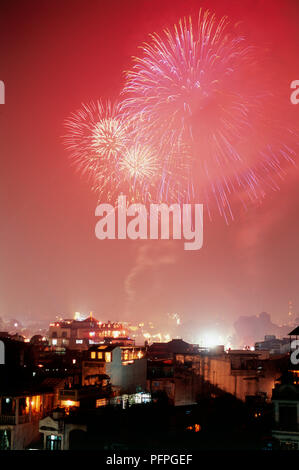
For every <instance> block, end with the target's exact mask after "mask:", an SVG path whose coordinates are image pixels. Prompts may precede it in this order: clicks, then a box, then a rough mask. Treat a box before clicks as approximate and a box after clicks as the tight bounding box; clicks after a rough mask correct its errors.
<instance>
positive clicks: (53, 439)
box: [46, 434, 61, 450]
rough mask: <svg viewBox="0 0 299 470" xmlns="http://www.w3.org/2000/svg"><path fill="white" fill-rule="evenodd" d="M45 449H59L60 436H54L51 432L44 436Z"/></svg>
mask: <svg viewBox="0 0 299 470" xmlns="http://www.w3.org/2000/svg"><path fill="white" fill-rule="evenodd" d="M46 449H47V450H60V449H61V436H55V435H54V434H51V435H50V436H47V437H46Z"/></svg>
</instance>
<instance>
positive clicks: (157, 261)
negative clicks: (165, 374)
mask: <svg viewBox="0 0 299 470" xmlns="http://www.w3.org/2000/svg"><path fill="white" fill-rule="evenodd" d="M201 6H203V7H208V8H210V9H211V10H213V11H215V12H216V13H217V14H218V15H223V14H228V15H229V16H230V17H231V19H232V20H233V21H239V20H240V21H243V22H244V31H246V34H247V35H248V36H249V38H250V40H251V41H252V42H253V43H255V44H262V45H263V46H265V47H266V48H268V49H269V50H270V53H271V64H272V71H273V78H274V79H275V80H276V81H277V88H278V89H283V90H285V100H286V102H289V96H290V89H289V87H290V83H291V81H292V80H295V79H299V67H298V66H299V59H298V57H299V54H298V51H299V38H298V21H299V4H298V1H296V0H275V1H273V0H271V1H268V0H243V1H242V2H240V1H235V0H222V1H219V2H218V1H215V0H214V1H213V0H210V1H202V2H199V1H195V0H190V1H183V0H180V1H179V0H159V1H157V0H138V1H135V0H120V1H116V0H109V1H108V0H102V1H86V0H85V1H83V0H80V1H77V0H72V1H66V0H51V1H49V0H48V1H44V2H40V1H33V0H29V1H28V0H26V1H15V0H10V1H2V2H1V6H0V79H1V80H3V81H4V82H5V85H6V104H5V105H1V106H0V164H1V168H0V179H1V181H0V211H1V212H0V213H1V221H2V223H1V230H0V316H14V317H18V318H27V319H39V318H43V319H51V318H53V317H54V316H55V315H56V314H59V313H64V314H65V315H66V316H69V315H70V314H71V313H72V312H74V311H82V312H86V313H87V312H88V311H90V310H93V311H94V312H95V315H96V316H97V317H98V318H99V319H101V318H103V319H111V320H113V319H117V320H120V319H126V320H141V319H145V320H146V319H150V318H154V319H156V320H157V319H158V318H159V317H160V316H163V315H166V314H167V313H168V312H178V313H179V314H180V316H181V317H182V318H183V320H184V321H190V322H192V321H193V322H195V324H196V325H199V324H200V323H201V322H208V321H214V319H216V318H217V319H223V321H225V322H228V323H231V322H232V321H233V320H234V319H236V318H237V317H238V316H239V315H255V314H258V313H260V312H261V311H267V312H268V313H270V314H271V315H272V319H273V320H274V321H277V322H282V321H283V320H284V319H285V318H286V313H287V311H288V301H289V300H292V301H293V304H294V311H295V313H297V315H298V316H299V290H298V281H299V276H298V266H299V251H298V246H297V245H298V240H299V222H298V207H299V189H298V170H297V169H296V168H295V167H292V168H291V169H290V171H289V173H288V175H287V176H286V178H285V181H284V182H282V184H281V190H280V191H279V192H277V193H273V194H270V195H269V196H268V197H267V199H266V200H265V202H264V204H263V205H262V206H261V207H259V208H256V209H252V210H251V211H249V212H247V213H243V214H238V216H237V217H236V220H235V221H234V222H233V223H231V224H230V225H229V226H226V225H225V223H224V221H223V220H218V219H217V220H215V221H214V222H213V223H210V222H208V220H206V221H205V225H204V246H203V248H202V249H201V250H200V251H198V252H195V251H190V252H187V251H184V250H183V241H182V242H180V241H175V242H167V241H158V242H151V241H99V240H97V239H96V237H95V235H94V227H95V222H96V219H95V216H94V211H95V207H96V204H97V198H96V195H95V194H93V193H92V192H91V190H90V187H89V184H88V182H87V181H86V179H85V178H84V177H82V176H80V174H79V173H76V172H75V171H74V168H73V167H71V165H70V162H69V159H68V155H67V153H66V151H65V149H64V148H63V146H62V143H61V136H62V135H63V133H64V128H63V120H64V119H65V118H66V117H68V115H69V114H70V112H72V111H74V110H76V109H78V107H80V104H81V103H82V102H88V101H89V100H94V99H97V98H99V97H103V98H108V97H111V98H114V97H117V96H118V94H119V92H120V90H121V88H122V86H123V71H124V70H125V69H127V68H128V67H129V66H130V64H131V59H130V57H131V56H132V55H134V54H136V53H137V46H138V45H139V44H140V43H141V42H142V41H145V40H147V35H148V33H150V32H153V31H160V30H161V29H162V28H163V27H165V26H171V25H172V24H173V23H174V22H176V21H177V20H178V18H179V17H180V16H182V15H189V14H196V13H197V12H198V10H199V8H200V7H201ZM273 99H275V96H274V97H273ZM291 107H292V109H290V113H292V114H293V119H294V125H295V126H297V127H298V115H299V105H298V106H297V107H296V106H294V105H291V103H290V108H291Z"/></svg>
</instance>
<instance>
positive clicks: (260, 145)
mask: <svg viewBox="0 0 299 470" xmlns="http://www.w3.org/2000/svg"><path fill="white" fill-rule="evenodd" d="M150 37H151V42H150V43H148V44H144V45H143V46H142V48H141V49H142V56H141V57H135V58H134V61H135V64H134V66H133V68H132V70H130V71H128V72H127V73H126V83H125V87H124V90H123V94H124V97H125V99H124V102H123V105H122V109H123V110H125V111H126V112H128V113H129V114H131V115H132V116H134V119H135V120H136V121H137V125H139V126H140V129H141V131H140V132H143V134H146V135H148V136H150V138H151V139H152V141H153V142H154V144H155V145H156V146H158V147H159V148H160V149H161V155H162V157H163V167H164V170H163V174H164V175H166V176H165V177H164V178H162V186H163V185H166V189H165V188H164V189H163V188H162V187H161V188H160V192H161V194H163V195H164V196H167V195H168V188H169V187H171V184H172V182H173V180H174V178H171V174H173V171H174V173H175V174H176V177H177V181H179V185H180V186H181V188H183V189H181V191H180V194H183V197H188V198H189V199H196V198H197V199H198V198H199V197H202V196H203V197H204V199H205V201H204V202H205V204H206V205H208V212H209V213H211V206H212V205H213V202H212V201H211V196H212V199H214V201H215V202H216V206H217V208H218V211H219V213H220V214H221V215H222V216H223V217H224V218H225V219H226V221H228V219H233V212H232V209H231V207H230V206H231V200H232V199H235V195H236V194H239V195H241V194H242V196H243V197H244V195H245V196H246V197H245V199H247V201H249V203H251V202H253V201H257V202H260V201H261V200H262V199H263V198H264V197H265V194H266V189H269V188H270V189H271V190H277V188H278V187H279V186H278V183H277V179H278V180H279V179H280V178H281V175H282V173H283V168H282V167H283V164H284V163H285V162H288V163H289V162H291V161H293V157H294V154H293V152H292V150H291V149H290V148H289V147H287V146H285V145H284V144H283V143H282V141H281V142H276V144H275V145H272V146H270V144H269V141H270V142H271V141H272V137H270V139H269V140H268V141H267V140H266V138H265V135H267V134H269V130H272V122H269V123H268V124H267V123H266V121H267V113H269V108H267V100H269V98H270V97H271V93H270V92H268V91H267V89H266V91H265V89H263V87H262V85H261V84H260V83H259V81H260V80H261V76H262V72H263V71H261V73H260V75H259V73H258V72H259V71H260V69H259V68H258V65H259V64H258V58H257V56H256V52H257V51H256V48H254V47H253V46H250V45H248V44H247V42H246V40H245V38H244V37H243V36H241V35H240V34H237V32H236V31H235V30H234V29H233V28H232V27H231V26H230V24H229V21H228V19H227V18H226V17H223V18H221V19H220V21H217V20H216V17H215V15H211V14H210V13H209V12H208V11H206V12H203V11H202V10H201V11H200V14H199V19H198V23H197V24H195V26H193V23H192V20H191V18H188V19H186V18H184V19H183V20H180V21H179V23H178V25H175V26H174V28H173V30H170V29H166V30H164V32H163V35H159V34H157V33H154V34H152V35H150ZM276 113H277V110H276ZM267 126H268V127H267ZM278 127H279V126H278ZM281 127H282V126H281ZM265 129H266V131H265ZM272 135H274V133H273V132H272ZM284 137H285V135H284ZM182 144H183V145H184V146H185V147H187V148H188V146H189V152H187V153H189V157H190V158H189V159H187V160H185V163H184V164H183V165H181V164H180V163H179V164H178V165H177V166H176V164H175V162H173V160H176V156H177V155H179V154H181V151H180V148H181V145H182ZM173 148H176V149H179V150H178V151H175V152H173V151H172V150H173ZM180 161H181V160H179V162H180ZM180 174H183V175H184V176H186V174H188V175H189V177H187V178H186V177H185V178H183V179H180ZM241 202H242V204H243V205H244V206H245V207H246V206H247V202H246V200H244V201H243V200H242V201H241Z"/></svg>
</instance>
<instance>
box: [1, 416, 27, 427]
mask: <svg viewBox="0 0 299 470" xmlns="http://www.w3.org/2000/svg"><path fill="white" fill-rule="evenodd" d="M24 423H29V415H23V416H19V418H18V424H24ZM1 424H9V425H15V424H16V416H15V415H0V425H1Z"/></svg>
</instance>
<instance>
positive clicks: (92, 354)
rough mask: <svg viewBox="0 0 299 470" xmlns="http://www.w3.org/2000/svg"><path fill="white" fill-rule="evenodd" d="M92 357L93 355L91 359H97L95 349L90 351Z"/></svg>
mask: <svg viewBox="0 0 299 470" xmlns="http://www.w3.org/2000/svg"><path fill="white" fill-rule="evenodd" d="M90 357H91V359H95V358H96V353H95V351H92V352H91V353H90Z"/></svg>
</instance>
